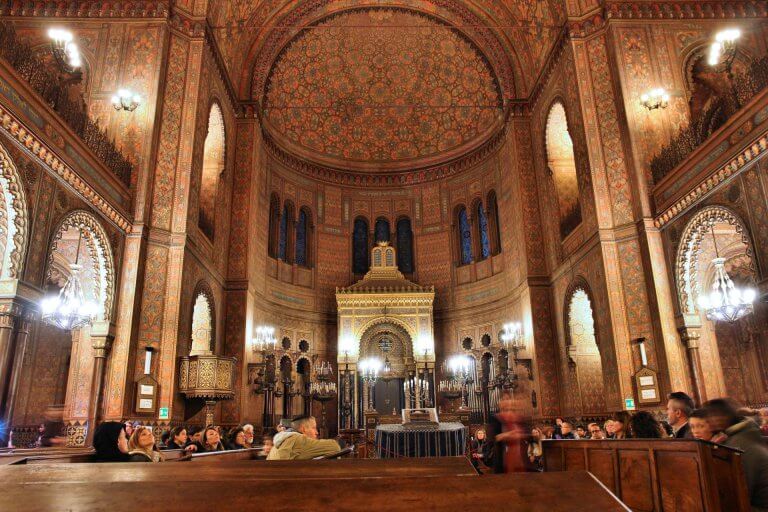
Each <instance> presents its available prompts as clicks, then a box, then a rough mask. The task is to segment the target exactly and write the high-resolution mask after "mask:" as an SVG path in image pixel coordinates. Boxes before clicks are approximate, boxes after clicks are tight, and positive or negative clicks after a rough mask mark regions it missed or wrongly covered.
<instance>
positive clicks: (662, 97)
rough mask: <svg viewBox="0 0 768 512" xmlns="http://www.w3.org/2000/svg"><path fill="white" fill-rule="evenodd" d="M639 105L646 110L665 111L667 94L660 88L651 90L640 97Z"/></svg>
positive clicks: (667, 103) (667, 104)
mask: <svg viewBox="0 0 768 512" xmlns="http://www.w3.org/2000/svg"><path fill="white" fill-rule="evenodd" d="M640 104H641V105H642V106H644V107H645V108H647V109H648V110H656V109H665V108H667V107H668V106H669V94H668V93H667V91H665V90H664V89H662V88H658V89H653V90H651V91H648V92H647V93H645V94H643V95H642V96H640Z"/></svg>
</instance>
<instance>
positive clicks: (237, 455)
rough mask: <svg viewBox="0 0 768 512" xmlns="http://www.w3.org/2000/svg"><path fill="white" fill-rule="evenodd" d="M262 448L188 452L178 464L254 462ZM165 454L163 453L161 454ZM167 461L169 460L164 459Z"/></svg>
mask: <svg viewBox="0 0 768 512" xmlns="http://www.w3.org/2000/svg"><path fill="white" fill-rule="evenodd" d="M261 451H262V448H261V447H257V448H246V449H243V450H227V451H222V452H203V453H195V452H190V454H188V455H187V456H185V457H181V458H180V459H178V462H189V461H192V462H215V463H219V462H229V461H237V460H256V458H257V457H258V455H259V453H261ZM163 453H165V452H163ZM166 460H169V459H166Z"/></svg>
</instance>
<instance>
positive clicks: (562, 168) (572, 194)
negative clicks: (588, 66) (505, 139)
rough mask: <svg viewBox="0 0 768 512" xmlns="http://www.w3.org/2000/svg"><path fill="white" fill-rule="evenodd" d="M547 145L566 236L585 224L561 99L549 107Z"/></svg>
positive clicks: (561, 222)
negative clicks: (582, 217)
mask: <svg viewBox="0 0 768 512" xmlns="http://www.w3.org/2000/svg"><path fill="white" fill-rule="evenodd" d="M545 146H546V153H547V166H548V167H549V172H550V174H551V176H552V181H553V183H554V188H555V194H556V196H557V198H556V199H557V206H558V213H559V219H560V236H561V238H565V237H567V236H568V235H569V234H570V233H571V232H573V230H574V229H576V227H577V226H578V225H579V224H581V203H580V200H579V182H578V177H577V174H576V159H575V156H574V153H573V140H572V139H571V134H570V133H569V131H568V119H567V116H566V112H565V107H564V106H563V104H562V103H561V102H560V101H557V102H555V103H554V104H553V105H552V107H550V109H549V114H548V115H547V125H546V135H545Z"/></svg>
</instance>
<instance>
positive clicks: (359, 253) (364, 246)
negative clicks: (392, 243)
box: [352, 219, 369, 274]
mask: <svg viewBox="0 0 768 512" xmlns="http://www.w3.org/2000/svg"><path fill="white" fill-rule="evenodd" d="M368 268H369V265H368V222H366V220H365V219H355V225H354V228H353V230H352V271H353V272H354V273H355V274H365V273H366V272H368Z"/></svg>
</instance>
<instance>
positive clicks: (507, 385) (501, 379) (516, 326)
mask: <svg viewBox="0 0 768 512" xmlns="http://www.w3.org/2000/svg"><path fill="white" fill-rule="evenodd" d="M501 342H502V344H503V345H504V348H505V349H506V350H507V354H509V353H511V354H512V364H511V365H510V364H509V360H507V364H506V365H502V364H500V365H499V374H498V375H497V376H496V386H497V387H499V388H502V389H515V388H516V387H517V380H518V376H517V372H516V371H515V367H516V366H517V354H518V352H519V351H520V350H522V349H524V348H525V344H524V342H523V328H522V325H521V324H520V322H510V323H507V324H504V327H503V328H502V332H501Z"/></svg>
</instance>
